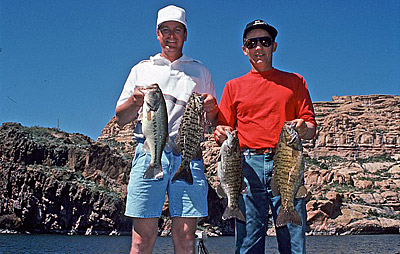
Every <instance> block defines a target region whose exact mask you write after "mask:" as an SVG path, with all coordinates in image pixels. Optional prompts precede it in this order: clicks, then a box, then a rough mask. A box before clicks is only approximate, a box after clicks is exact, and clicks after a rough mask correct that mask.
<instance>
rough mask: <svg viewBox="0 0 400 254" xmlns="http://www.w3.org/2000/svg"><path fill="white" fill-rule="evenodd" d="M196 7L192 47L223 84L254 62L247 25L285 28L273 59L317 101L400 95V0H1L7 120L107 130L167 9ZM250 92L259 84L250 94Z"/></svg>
mask: <svg viewBox="0 0 400 254" xmlns="http://www.w3.org/2000/svg"><path fill="white" fill-rule="evenodd" d="M169 4H175V5H178V6H181V7H183V8H185V9H186V11H187V19H188V41H187V42H186V44H185V46H184V53H185V54H186V55H188V56H190V57H193V58H195V59H198V60H200V61H201V62H203V63H204V64H205V65H206V66H207V67H208V68H209V69H210V71H211V74H212V77H213V81H214V84H215V87H216V90H217V97H218V98H217V99H218V100H219V99H220V98H221V95H222V91H223V88H224V85H225V83H226V82H227V81H228V80H230V79H233V78H236V77H238V76H241V75H244V74H245V73H247V72H248V71H249V70H250V65H249V62H248V59H247V58H246V56H244V55H243V53H242V51H241V37H242V32H243V29H244V27H245V25H246V24H247V23H248V22H250V21H252V20H254V19H263V20H264V21H266V22H268V23H270V24H272V25H273V26H275V27H276V28H277V30H278V32H279V33H278V37H277V40H276V41H277V42H278V48H277V51H276V53H275V55H274V62H273V63H274V66H275V68H278V69H281V70H284V71H290V72H296V73H299V74H301V75H303V76H304V78H305V79H306V81H307V84H308V86H309V91H310V94H311V98H312V100H313V101H330V100H331V97H332V96H334V95H365V94H394V95H399V94H400V71H399V67H400V1H398V0H382V1H376V0H375V1H370V0H363V1H358V0H348V1H342V0H336V1H331V0H326V1H321V0H298V1H289V0H283V1H276V0H264V1H258V0H253V1H218V0H212V1H209V0H203V1H132V0H131V1H128V0H124V1H119V0H115V1H110V0H96V1H89V0H86V1H82V0H68V1H67V0H64V1H61V0H58V1H55V0H35V1H34V0H0V123H3V122H19V123H21V124H23V125H26V126H43V127H57V122H58V121H59V126H60V128H61V130H64V131H67V132H79V133H83V134H85V135H88V136H89V137H91V138H92V139H97V137H98V136H99V135H100V134H101V130H102V129H103V128H104V126H105V125H106V124H107V122H108V121H109V120H110V119H111V117H112V116H113V115H114V110H115V103H116V101H117V100H118V97H119V94H120V92H121V90H122V87H123V84H124V82H125V80H126V78H127V76H128V73H129V71H130V68H131V67H132V66H133V65H135V64H136V63H138V62H139V61H141V60H143V59H147V58H148V57H149V56H151V55H154V54H156V53H158V52H160V46H159V43H158V41H157V39H156V36H155V35H156V34H155V26H156V25H155V24H156V16H157V11H158V9H160V8H162V7H164V6H166V5H169ZM249 92H251V91H249Z"/></svg>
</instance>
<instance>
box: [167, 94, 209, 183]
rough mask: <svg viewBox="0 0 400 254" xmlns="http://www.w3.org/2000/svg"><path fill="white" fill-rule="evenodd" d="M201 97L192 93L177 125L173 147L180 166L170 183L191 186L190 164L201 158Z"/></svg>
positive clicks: (202, 122)
mask: <svg viewBox="0 0 400 254" xmlns="http://www.w3.org/2000/svg"><path fill="white" fill-rule="evenodd" d="M203 100H204V98H203V96H202V95H201V94H200V93H197V92H193V93H192V94H191V95H190V97H189V100H188V102H187V103H186V107H185V111H184V113H183V116H182V121H181V123H180V125H179V131H178V135H177V137H176V138H175V145H176V147H178V151H179V152H180V154H181V156H182V157H181V164H180V166H179V168H178V170H177V171H176V173H175V174H174V177H173V178H172V182H175V181H176V180H183V181H185V182H187V183H188V184H193V175H192V172H191V170H190V162H191V161H192V159H193V158H201V156H202V155H201V148H200V143H201V141H202V140H203V139H204V130H205V112H204V108H203Z"/></svg>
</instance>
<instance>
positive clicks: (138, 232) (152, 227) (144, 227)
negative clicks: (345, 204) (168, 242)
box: [130, 218, 158, 254]
mask: <svg viewBox="0 0 400 254" xmlns="http://www.w3.org/2000/svg"><path fill="white" fill-rule="evenodd" d="M157 229H158V218H134V219H133V229H132V247H131V252H130V253H131V254H138V253H143V254H151V252H152V251H153V247H154V243H155V242H156V238H157Z"/></svg>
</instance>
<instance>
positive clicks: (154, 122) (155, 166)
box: [142, 84, 168, 179]
mask: <svg viewBox="0 0 400 254" xmlns="http://www.w3.org/2000/svg"><path fill="white" fill-rule="evenodd" d="M143 91H144V93H145V95H144V103H143V115H142V131H143V134H144V136H145V138H146V141H145V144H144V147H145V149H147V147H148V149H149V150H150V153H151V162H150V164H149V166H148V168H147V170H146V172H145V173H144V175H143V178H156V179H160V178H162V177H163V170H162V166H161V156H162V152H163V150H164V147H165V143H166V141H167V138H168V115H167V107H166V105H165V100H164V96H163V93H162V91H161V89H160V87H159V86H158V84H153V85H150V86H149V87H147V88H143Z"/></svg>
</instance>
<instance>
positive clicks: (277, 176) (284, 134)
mask: <svg viewBox="0 0 400 254" xmlns="http://www.w3.org/2000/svg"><path fill="white" fill-rule="evenodd" d="M304 169H305V162H304V157H303V146H302V144H301V139H300V136H299V134H298V133H297V131H296V130H295V129H294V125H291V123H290V122H285V124H284V125H283V127H282V131H281V134H280V136H279V141H278V146H277V148H276V153H275V156H274V165H273V176H272V180H271V189H272V193H273V195H274V196H277V195H279V194H280V195H281V208H280V211H279V214H278V217H277V219H276V222H275V223H276V226H277V227H282V226H285V225H286V224H287V223H292V224H296V225H302V222H301V218H300V216H299V214H298V213H297V211H296V210H295V208H294V204H293V202H294V199H295V198H305V197H306V196H307V190H306V188H305V187H304V185H303V182H304Z"/></svg>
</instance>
